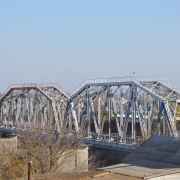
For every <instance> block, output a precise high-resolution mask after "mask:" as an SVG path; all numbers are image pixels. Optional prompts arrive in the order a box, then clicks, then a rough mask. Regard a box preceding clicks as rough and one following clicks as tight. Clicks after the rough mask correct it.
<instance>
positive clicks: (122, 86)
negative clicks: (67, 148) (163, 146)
mask: <svg viewBox="0 0 180 180" xmlns="http://www.w3.org/2000/svg"><path fill="white" fill-rule="evenodd" d="M179 100H180V93H179V91H178V90H177V89H175V88H172V87H169V86H168V85H167V80H166V79H162V78H159V77H150V78H135V77H123V78H108V79H94V80H86V81H85V82H83V83H82V84H81V85H80V86H79V87H78V88H76V89H75V90H74V91H73V92H72V93H71V97H70V98H69V100H68V105H67V109H66V115H65V121H66V123H67V126H68V128H69V129H70V130H72V129H74V131H76V133H78V134H79V136H80V137H85V138H90V139H91V138H93V139H97V141H100V140H105V141H109V142H122V143H127V142H128V141H131V143H135V144H136V143H137V139H138V136H141V137H142V138H143V139H147V138H148V137H150V136H151V135H152V134H159V135H172V136H177V128H176V108H177V105H178V103H179V102H180V101H179ZM105 134H106V135H105ZM127 137H129V139H128V138H127Z"/></svg>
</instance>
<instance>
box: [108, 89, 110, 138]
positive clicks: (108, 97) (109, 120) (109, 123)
mask: <svg viewBox="0 0 180 180" xmlns="http://www.w3.org/2000/svg"><path fill="white" fill-rule="evenodd" d="M108 119H109V141H111V92H110V86H109V87H108Z"/></svg>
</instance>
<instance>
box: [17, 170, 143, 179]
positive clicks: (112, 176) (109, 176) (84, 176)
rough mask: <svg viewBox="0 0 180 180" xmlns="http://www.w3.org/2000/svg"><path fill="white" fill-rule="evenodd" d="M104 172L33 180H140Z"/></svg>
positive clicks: (48, 175) (58, 174)
mask: <svg viewBox="0 0 180 180" xmlns="http://www.w3.org/2000/svg"><path fill="white" fill-rule="evenodd" d="M104 173H105V172H104V171H89V172H81V173H77V172H74V173H66V174H62V173H50V174H44V175H39V176H38V175H35V176H33V179H32V180H69V179H71V180H92V179H93V180H109V179H111V180H120V179H122V180H140V179H139V178H135V177H131V176H125V175H121V174H114V173H110V174H104ZM18 180H27V177H23V178H20V179H18Z"/></svg>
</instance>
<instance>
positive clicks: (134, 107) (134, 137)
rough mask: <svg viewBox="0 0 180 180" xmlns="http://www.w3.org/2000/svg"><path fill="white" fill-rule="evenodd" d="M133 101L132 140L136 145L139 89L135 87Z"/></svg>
mask: <svg viewBox="0 0 180 180" xmlns="http://www.w3.org/2000/svg"><path fill="white" fill-rule="evenodd" d="M132 88H133V89H132V90H133V101H132V140H133V143H135V144H136V92H137V88H136V87H135V86H134V85H133V86H132Z"/></svg>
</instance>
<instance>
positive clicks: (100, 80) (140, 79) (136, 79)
mask: <svg viewBox="0 0 180 180" xmlns="http://www.w3.org/2000/svg"><path fill="white" fill-rule="evenodd" d="M131 81H134V82H151V81H159V82H162V83H164V84H165V85H167V86H168V87H171V89H173V90H175V91H178V92H180V88H179V87H178V86H177V85H175V84H173V83H170V82H169V81H168V80H167V78H162V77H159V76H150V77H133V76H127V77H111V78H98V79H87V80H85V81H84V82H83V83H82V84H80V85H79V86H78V87H77V88H76V89H74V90H73V91H72V92H71V96H72V95H74V94H75V93H77V92H78V91H79V90H80V89H81V88H83V87H84V86H85V85H87V84H96V83H98V84H101V83H116V82H117V83H118V82H131Z"/></svg>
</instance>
